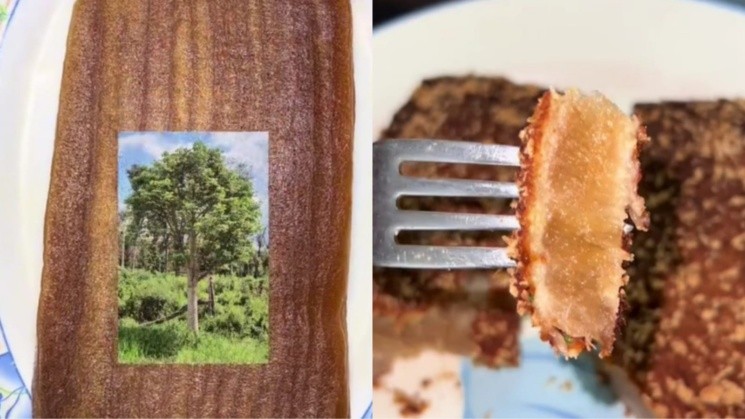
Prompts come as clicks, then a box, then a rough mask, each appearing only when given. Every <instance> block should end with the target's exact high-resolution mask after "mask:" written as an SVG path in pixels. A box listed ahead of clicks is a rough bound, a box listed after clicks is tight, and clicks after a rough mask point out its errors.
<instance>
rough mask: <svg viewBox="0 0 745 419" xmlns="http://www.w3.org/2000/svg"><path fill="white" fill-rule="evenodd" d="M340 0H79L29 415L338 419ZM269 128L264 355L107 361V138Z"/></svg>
mask: <svg viewBox="0 0 745 419" xmlns="http://www.w3.org/2000/svg"><path fill="white" fill-rule="evenodd" d="M352 83H353V76H352V57H351V11H350V6H349V3H348V2H347V1H345V0H330V1H323V2H297V1H292V0H278V1H265V2H262V1H250V2H249V1H242V0H210V1H207V0H194V1H177V0H151V1H145V0H137V1H118V0H79V1H78V2H77V4H76V6H75V11H74V15H73V21H72V24H71V28H70V34H69V41H68V50H67V57H66V60H65V70H64V76H63V82H62V96H61V99H60V110H59V115H58V125H57V138H56V144H55V151H54V160H53V167H52V182H51V187H50V192H49V200H48V208H47V216H46V217H47V218H46V228H45V236H46V237H45V252H44V263H45V265H44V271H43V278H42V292H41V300H40V308H39V320H38V352H37V365H36V373H35V378H34V388H33V394H34V414H35V415H36V416H43V417H60V416H62V417H77V416H95V417H103V416H107V417H108V416H117V417H133V416H157V417H170V416H208V417H216V416H242V417H246V416H262V417H270V416H285V417H288V416H289V417H302V416H322V417H330V416H348V415H349V398H348V389H347V365H346V363H347V352H346V323H345V315H346V313H345V305H346V301H345V295H346V280H347V278H346V277H347V258H348V248H349V246H348V244H349V227H350V208H351V173H352V166H351V155H352V149H351V147H352V132H353V125H354V121H353V111H354V109H353V103H354V92H353V84H352ZM120 131H268V132H269V144H270V147H269V148H270V150H269V154H270V167H269V177H270V181H269V183H270V185H269V191H270V196H271V201H270V229H271V232H272V233H271V234H272V247H271V266H270V288H271V290H270V303H269V304H270V361H269V363H268V364H266V365H245V366H220V365H214V366H189V365H165V366H125V365H118V364H117V347H116V346H117V345H116V340H117V259H116V257H117V256H116V255H117V252H118V241H117V150H118V144H117V135H118V132H120Z"/></svg>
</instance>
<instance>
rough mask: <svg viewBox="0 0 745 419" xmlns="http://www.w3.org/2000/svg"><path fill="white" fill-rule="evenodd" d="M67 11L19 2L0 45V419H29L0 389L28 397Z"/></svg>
mask: <svg viewBox="0 0 745 419" xmlns="http://www.w3.org/2000/svg"><path fill="white" fill-rule="evenodd" d="M351 1H352V9H353V20H354V66H355V89H356V127H355V146H354V181H353V185H352V188H353V203H352V206H353V208H352V233H351V234H352V237H353V238H354V240H352V244H351V251H350V267H349V290H348V303H347V324H348V342H349V370H350V394H351V401H350V402H351V414H352V417H362V416H363V415H364V414H365V412H367V411H368V410H369V408H370V403H371V400H372V390H371V384H370V383H371V382H372V365H371V361H370V360H371V356H372V355H371V346H372V329H371V325H372V320H371V312H370V307H371V305H372V296H371V285H370V282H369V278H370V277H371V265H370V255H371V254H372V250H371V245H372V244H371V243H372V231H371V229H372V225H371V220H372V211H371V197H370V190H371V182H372V181H371V157H370V142H371V126H370V125H371V122H370V113H371V105H370V100H371V99H370V96H371V87H370V86H371V84H370V83H371V78H372V50H371V40H370V38H371V26H372V24H371V22H372V2H371V0H351ZM73 3H74V0H63V1H56V2H40V1H35V0H22V1H20V2H19V4H18V5H17V7H16V9H15V11H14V14H13V16H12V21H11V22H10V23H9V25H8V29H7V33H6V34H5V38H4V39H3V40H2V44H0V321H2V327H1V328H0V330H4V333H5V336H4V337H5V339H4V338H3V336H2V335H0V417H3V415H4V414H5V413H7V412H6V411H5V410H7V409H8V408H9V407H8V406H10V405H11V403H12V404H14V405H15V406H16V408H14V409H13V411H12V412H11V413H12V414H14V415H19V414H21V415H22V414H23V413H25V412H26V411H27V410H25V409H26V402H25V401H21V402H17V401H16V400H15V399H14V397H15V395H16V394H18V393H13V394H11V395H6V394H4V391H5V390H8V392H10V391H11V390H16V389H17V388H16V387H13V388H7V389H6V388H4V387H3V385H4V384H5V385H7V386H10V384H7V383H10V381H11V380H10V378H8V379H7V380H6V379H5V378H7V377H10V374H15V369H16V367H17V370H18V373H20V380H21V381H22V383H23V384H25V387H26V388H27V389H28V388H30V384H31V379H32V376H33V368H34V356H35V346H36V310H37V307H38V296H39V288H40V279H41V267H42V250H43V246H42V244H43V225H44V212H45V208H46V199H47V191H48V189H49V176H50V169H51V159H52V151H53V144H54V134H55V124H56V118H57V108H58V101H59V92H60V81H61V78H62V64H63V60H64V55H65V47H66V41H67V31H68V27H69V23H70V18H71V15H72V6H73ZM11 353H12V358H11ZM3 361H7V362H6V363H3ZM6 364H7V368H5V367H6ZM19 388H20V387H19ZM6 396H7V397H6ZM11 396H12V397H13V398H11ZM24 397H27V395H25V396H24ZM19 403H20V404H19ZM21 405H23V406H21Z"/></svg>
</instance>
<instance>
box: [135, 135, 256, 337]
mask: <svg viewBox="0 0 745 419" xmlns="http://www.w3.org/2000/svg"><path fill="white" fill-rule="evenodd" d="M127 175H128V177H129V181H130V184H131V185H132V195H130V197H129V198H127V200H126V201H125V203H126V204H127V206H128V210H129V212H130V213H131V215H132V219H133V222H132V224H131V225H130V227H129V228H131V229H133V230H136V231H138V232H139V233H140V234H138V235H139V236H144V237H148V238H149V239H150V240H151V242H152V243H151V245H152V246H153V247H156V248H157V247H159V246H161V247H165V249H166V252H165V255H167V256H166V257H165V258H166V259H167V260H166V261H159V262H158V263H159V264H160V265H161V266H164V270H165V269H168V266H167V265H168V264H169V263H170V264H171V266H172V267H173V269H174V272H176V273H178V272H179V271H181V270H182V269H183V270H185V271H186V276H187V324H188V326H189V328H190V329H191V330H192V331H194V332H195V333H196V332H198V331H199V300H198V295H197V285H198V283H199V281H200V280H202V279H204V278H206V277H207V276H209V275H210V274H213V273H215V272H217V271H219V270H221V269H225V268H226V267H227V266H228V265H229V264H231V263H235V262H243V263H247V262H248V261H250V260H251V258H252V257H253V253H254V247H253V241H252V236H253V235H255V234H256V233H257V232H258V231H259V228H260V225H261V214H260V209H259V203H258V201H257V200H256V199H255V197H254V191H253V185H252V183H251V181H250V179H248V178H247V177H246V176H242V175H241V174H239V173H237V172H236V171H234V170H231V169H230V168H228V166H227V165H226V163H225V160H224V158H223V156H222V154H221V153H220V150H219V149H216V148H209V147H207V146H206V145H205V144H204V143H201V142H196V143H195V144H194V145H193V147H192V148H191V149H189V148H180V149H177V150H176V151H174V152H173V153H163V157H162V158H161V159H160V160H159V161H156V162H155V163H153V165H152V166H147V167H145V166H133V167H132V168H131V169H130V170H128V172H127ZM168 249H170V254H169V251H168ZM168 259H170V261H169V260H168Z"/></svg>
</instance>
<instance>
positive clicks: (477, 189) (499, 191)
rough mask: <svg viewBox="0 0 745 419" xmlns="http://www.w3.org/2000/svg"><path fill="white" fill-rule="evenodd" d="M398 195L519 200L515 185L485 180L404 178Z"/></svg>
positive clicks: (399, 185) (399, 186)
mask: <svg viewBox="0 0 745 419" xmlns="http://www.w3.org/2000/svg"><path fill="white" fill-rule="evenodd" d="M397 189H398V191H399V193H398V195H399V196H403V195H408V196H446V197H460V196H462V197H473V198H517V197H518V196H519V190H518V188H517V185H515V184H514V183H507V182H492V181H485V180H442V179H416V178H403V179H402V180H401V181H400V182H399V184H398V188H397Z"/></svg>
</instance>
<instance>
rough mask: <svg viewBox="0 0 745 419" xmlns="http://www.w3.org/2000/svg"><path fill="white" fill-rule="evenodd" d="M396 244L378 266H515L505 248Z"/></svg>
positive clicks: (442, 267) (421, 267)
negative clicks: (392, 251) (388, 255)
mask: <svg viewBox="0 0 745 419" xmlns="http://www.w3.org/2000/svg"><path fill="white" fill-rule="evenodd" d="M395 247H396V249H395V252H394V253H392V254H391V257H390V258H388V259H386V260H379V261H377V262H379V264H380V266H384V267H389V268H413V269H477V268H478V269H482V268H483V269H494V268H511V267H514V266H515V262H514V261H513V260H512V259H510V258H509V257H508V256H507V250H506V249H505V248H485V247H444V246H418V245H395ZM393 255H395V256H393Z"/></svg>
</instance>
